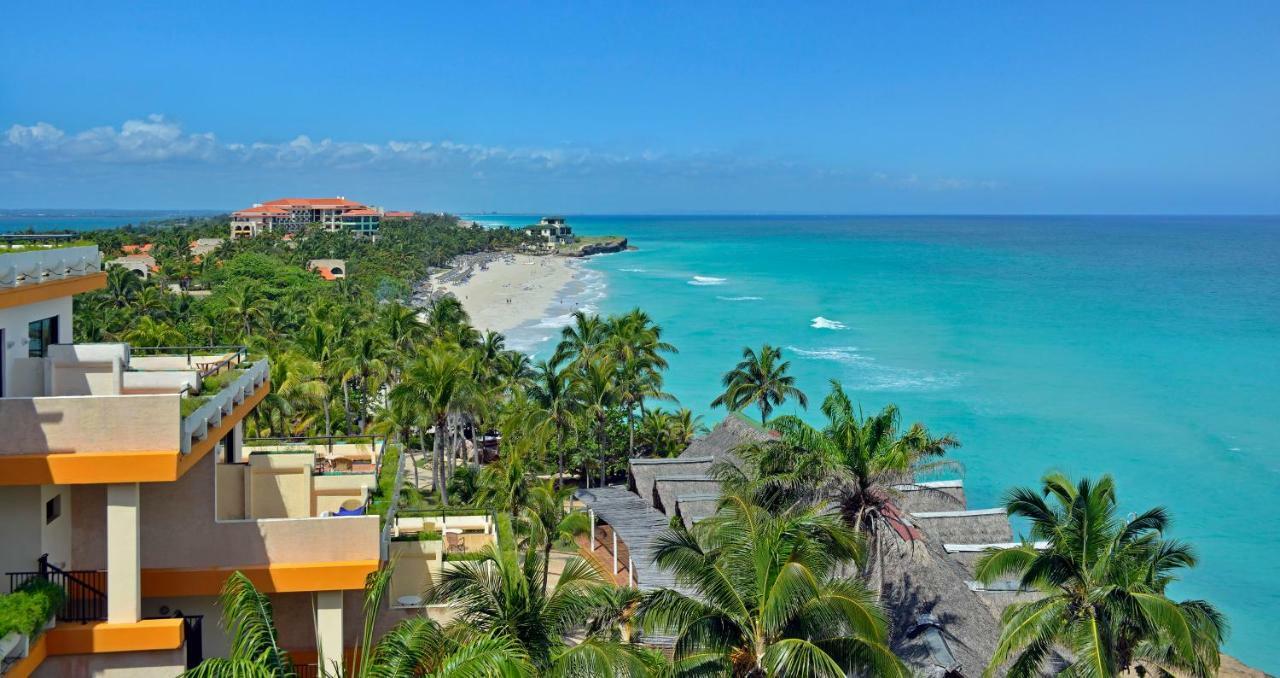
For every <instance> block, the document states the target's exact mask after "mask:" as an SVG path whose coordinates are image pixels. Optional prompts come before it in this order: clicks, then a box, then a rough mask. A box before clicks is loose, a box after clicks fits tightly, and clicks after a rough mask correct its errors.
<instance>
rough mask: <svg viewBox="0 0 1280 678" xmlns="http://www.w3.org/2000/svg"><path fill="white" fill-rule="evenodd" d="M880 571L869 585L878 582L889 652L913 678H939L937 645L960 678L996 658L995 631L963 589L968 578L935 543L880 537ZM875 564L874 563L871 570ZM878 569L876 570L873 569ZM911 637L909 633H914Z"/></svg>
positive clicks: (988, 616) (923, 537)
mask: <svg viewBox="0 0 1280 678" xmlns="http://www.w3.org/2000/svg"><path fill="white" fill-rule="evenodd" d="M881 548H882V551H883V557H882V558H881V559H880V560H879V561H878V562H880V563H883V568H882V569H880V571H878V572H873V574H872V577H871V580H870V581H871V583H872V584H873V585H875V584H877V583H881V582H882V596H881V597H882V600H883V601H884V604H885V606H886V608H887V609H888V611H889V615H890V621H891V634H890V644H891V645H892V647H893V651H894V653H895V654H897V655H898V656H899V657H900V658H902V660H903V661H904V662H906V663H907V664H908V665H909V666H910V667H911V668H912V669H913V671H914V672H915V673H916V674H917V675H942V671H941V669H943V668H945V667H940V666H939V663H940V659H939V657H940V654H939V652H938V647H937V643H938V641H939V639H941V641H942V642H944V643H945V645H946V648H947V653H946V654H949V656H950V657H951V658H952V659H953V660H954V662H955V663H957V664H959V667H960V669H959V672H960V674H961V675H964V676H979V675H981V674H982V671H983V669H985V668H986V666H987V661H988V660H989V659H990V657H991V655H992V654H994V653H995V646H996V641H997V640H998V639H999V637H1000V625H999V622H998V621H997V620H996V618H995V616H994V615H993V614H992V613H991V610H990V609H989V608H988V607H987V606H986V605H985V604H984V603H983V602H982V600H981V599H980V598H979V597H978V595H977V594H976V593H974V592H973V591H972V590H970V589H969V586H968V585H967V583H966V582H967V580H968V576H967V574H966V573H965V571H964V570H963V569H962V568H961V567H960V565H959V564H957V563H954V562H952V561H951V559H950V558H949V557H948V556H947V553H946V551H944V550H943V549H942V544H941V542H939V541H938V540H937V539H934V538H930V536H929V535H928V534H921V535H920V537H919V538H915V539H903V538H901V537H899V536H898V534H896V533H894V532H892V531H886V533H885V534H884V536H882V537H881ZM875 565H876V563H873V567H875ZM877 569H879V568H877ZM930 615H931V616H932V618H933V620H935V621H936V624H937V627H936V631H937V633H933V632H931V631H930V632H922V631H921V630H920V629H919V628H917V626H918V625H919V623H920V620H921V618H923V617H927V616H930ZM913 631H914V633H913Z"/></svg>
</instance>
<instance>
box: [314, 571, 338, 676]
mask: <svg viewBox="0 0 1280 678" xmlns="http://www.w3.org/2000/svg"><path fill="white" fill-rule="evenodd" d="M315 597H316V650H317V652H318V653H319V655H320V670H321V671H322V672H324V673H325V675H339V674H340V673H341V670H340V669H336V668H335V667H334V664H335V663H336V664H337V665H338V666H341V665H342V591H317V592H316V593H315Z"/></svg>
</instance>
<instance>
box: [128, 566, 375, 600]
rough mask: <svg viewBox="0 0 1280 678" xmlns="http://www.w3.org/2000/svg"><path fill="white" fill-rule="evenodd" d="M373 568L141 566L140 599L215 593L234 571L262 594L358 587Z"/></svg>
mask: <svg viewBox="0 0 1280 678" xmlns="http://www.w3.org/2000/svg"><path fill="white" fill-rule="evenodd" d="M377 569H378V561H377V560H343V561H334V562H328V563H283V564H275V565H258V566H249V567H214V568H207V569H194V568H166V569H143V570H142V595H143V597H144V598H162V597H174V596H216V595H218V594H219V593H221V591H222V585H223V584H224V583H226V581H227V577H229V576H231V574H232V573H233V572H237V571H239V572H241V573H243V574H244V575H245V576H246V577H248V578H249V581H251V582H253V585H254V586H255V587H257V589H258V590H259V591H261V592H263V593H296V592H300V591H345V590H359V589H363V588H364V582H365V578H366V577H368V576H369V574H370V573H371V572H373V571H374V570H377Z"/></svg>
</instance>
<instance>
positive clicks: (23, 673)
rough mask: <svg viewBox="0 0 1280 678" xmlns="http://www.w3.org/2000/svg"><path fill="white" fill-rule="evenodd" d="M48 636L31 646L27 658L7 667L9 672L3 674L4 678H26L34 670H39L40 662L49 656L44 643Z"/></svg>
mask: <svg viewBox="0 0 1280 678" xmlns="http://www.w3.org/2000/svg"><path fill="white" fill-rule="evenodd" d="M47 636H48V634H47V633H46V634H44V635H42V636H40V637H39V638H38V639H37V640H36V642H35V644H33V645H32V646H31V650H30V651H29V652H27V656H25V657H23V658H22V659H19V660H18V661H17V663H15V664H14V665H13V666H10V667H9V671H8V672H7V673H5V674H4V676H5V678H27V676H30V675H31V674H32V673H35V670H36V669H38V668H40V664H41V662H43V661H44V658H45V657H46V656H48V654H49V646H48V643H47V642H46V638H47Z"/></svg>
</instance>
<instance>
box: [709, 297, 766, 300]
mask: <svg viewBox="0 0 1280 678" xmlns="http://www.w3.org/2000/svg"><path fill="white" fill-rule="evenodd" d="M716 299H719V300H720V301H763V300H764V297H716Z"/></svg>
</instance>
